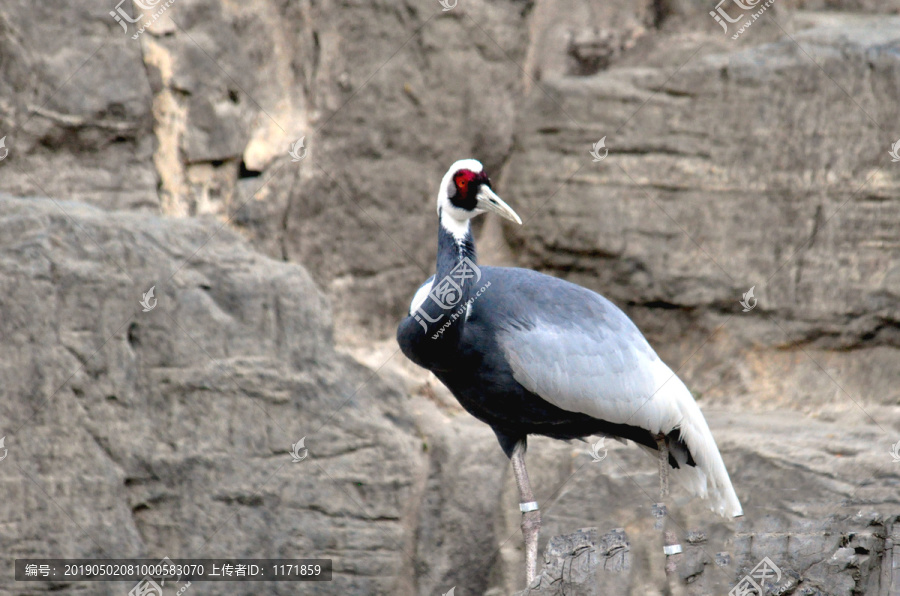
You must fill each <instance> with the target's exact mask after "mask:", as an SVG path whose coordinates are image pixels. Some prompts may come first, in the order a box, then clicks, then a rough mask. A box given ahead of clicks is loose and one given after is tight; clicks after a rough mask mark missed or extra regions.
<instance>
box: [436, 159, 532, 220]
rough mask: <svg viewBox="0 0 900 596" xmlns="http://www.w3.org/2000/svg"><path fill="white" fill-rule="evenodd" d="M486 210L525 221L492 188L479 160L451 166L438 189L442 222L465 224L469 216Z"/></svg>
mask: <svg viewBox="0 0 900 596" xmlns="http://www.w3.org/2000/svg"><path fill="white" fill-rule="evenodd" d="M487 211H491V212H492V213H496V214H497V215H499V216H500V217H505V218H506V219H509V220H511V221H514V222H516V223H517V224H521V223H522V218H520V217H519V216H518V215H517V214H516V212H515V211H513V210H512V208H511V207H510V206H509V205H507V204H506V203H504V202H503V199H501V198H500V197H498V196H497V193H495V192H494V191H493V190H492V189H491V181H490V179H488V177H487V174H485V173H484V167H483V166H482V165H481V162H480V161H478V160H477V159H461V160H459V161H458V162H456V163H454V164H453V165H452V166H450V169H449V170H447V173H446V174H444V178H443V179H442V180H441V188H440V189H439V190H438V203H437V212H438V216H439V217H440V218H441V222H442V224H444V225H447V226H456V227H465V226H466V224H468V221H469V220H470V219H472V218H473V217H475V216H476V215H481V214H482V213H485V212H487Z"/></svg>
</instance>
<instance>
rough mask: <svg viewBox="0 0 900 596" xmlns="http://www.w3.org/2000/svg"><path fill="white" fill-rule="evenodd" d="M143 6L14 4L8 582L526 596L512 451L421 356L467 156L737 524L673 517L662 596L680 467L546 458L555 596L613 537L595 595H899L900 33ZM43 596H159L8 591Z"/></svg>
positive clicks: (529, 252)
mask: <svg viewBox="0 0 900 596" xmlns="http://www.w3.org/2000/svg"><path fill="white" fill-rule="evenodd" d="M130 4H131V3H130V2H129V1H126V2H125V3H124V4H123V9H124V10H126V11H128V14H130V15H134V17H137V16H139V15H141V14H142V13H140V12H138V13H135V12H134V8H135V7H132V6H130ZM114 8H115V6H114V5H113V3H110V4H109V5H106V4H103V3H101V4H89V3H69V4H64V3H58V2H53V3H49V4H48V3H38V4H35V3H31V2H25V1H22V0H13V1H10V2H6V3H4V4H3V5H2V6H0V138H2V137H3V136H4V135H5V136H6V146H7V148H8V149H9V154H8V156H6V157H5V158H3V159H2V161H0V192H3V193H8V195H9V196H7V195H2V198H0V337H2V338H3V341H2V342H0V381H2V383H0V436H5V437H6V439H5V445H6V447H5V448H8V449H9V456H8V458H7V459H5V460H3V461H0V484H2V489H0V528H2V530H0V553H3V556H4V557H6V558H7V559H8V560H10V563H11V559H13V558H15V557H16V556H26V555H37V554H43V555H46V556H70V557H76V556H81V557H93V556H102V555H104V554H109V555H117V556H149V557H157V556H158V557H162V556H164V555H168V556H170V557H176V556H200V555H204V554H206V555H209V556H214V555H222V556H239V555H246V556H254V557H261V556H276V557H278V556H284V557H293V556H301V555H315V556H328V557H332V558H333V559H334V560H335V569H336V570H337V573H336V579H335V581H334V582H333V583H331V584H316V585H301V586H296V585H294V584H291V585H280V584H265V585H259V584H256V585H253V586H251V588H247V587H245V586H241V585H239V584H231V585H223V584H210V585H206V586H202V587H200V586H197V587H195V588H192V589H194V590H197V592H198V593H201V589H202V591H203V592H202V593H209V594H213V593H228V594H234V593H256V594H259V593H272V594H276V593H286V592H290V593H297V592H299V593H316V594H319V593H322V594H331V593H334V594H391V595H392V596H395V595H401V596H403V595H407V594H408V595H412V594H444V593H446V592H447V591H448V590H449V589H450V588H451V587H453V586H456V590H455V594H456V596H469V595H473V594H478V595H481V594H490V595H492V596H497V595H501V594H502V595H507V594H513V593H517V592H520V591H521V590H522V589H523V588H524V586H523V585H522V578H523V567H522V564H523V563H522V550H521V538H520V534H519V532H518V524H519V520H518V517H519V514H518V510H517V508H516V497H515V488H514V485H513V482H512V480H511V478H510V477H509V470H508V464H507V462H506V460H505V458H504V457H503V455H502V453H501V452H500V450H499V449H498V448H497V445H496V441H495V439H494V437H493V434H492V433H491V432H490V430H489V429H488V428H487V427H485V426H484V425H482V424H480V423H478V422H477V421H475V420H473V419H471V418H470V417H469V416H468V415H467V414H465V413H464V412H462V411H461V410H460V408H459V406H458V405H457V404H456V403H455V402H454V400H453V399H452V397H451V396H449V395H448V394H447V392H446V391H445V390H443V389H442V388H441V387H440V385H439V384H437V382H436V381H435V379H433V378H432V377H430V376H429V375H426V374H424V373H422V372H421V371H419V370H416V369H415V368H414V367H412V366H411V365H410V363H408V362H405V361H404V360H403V359H402V357H401V356H400V355H399V354H398V353H397V349H396V344H395V343H394V342H393V341H392V339H391V338H392V334H393V330H394V328H395V325H396V321H397V319H398V317H399V316H400V315H401V314H402V313H403V312H404V310H405V308H406V306H407V304H408V301H409V299H410V297H411V295H412V293H413V291H414V290H415V288H417V287H418V284H419V283H420V282H421V280H423V279H425V278H426V277H427V276H428V275H429V274H430V272H431V270H432V268H433V255H434V244H435V241H434V234H435V221H434V211H433V210H434V199H433V196H434V192H435V189H434V184H435V182H436V181H437V180H438V179H439V177H440V175H441V174H442V173H443V172H444V170H445V168H446V167H447V164H448V163H450V162H452V161H453V160H455V159H457V158H459V157H462V156H469V155H472V156H475V157H478V158H480V159H481V160H482V161H483V162H484V163H485V164H486V165H487V167H488V169H489V171H490V173H491V175H492V178H493V180H494V182H495V186H496V187H497V188H498V189H499V192H500V194H501V195H502V196H504V197H505V198H506V199H507V200H508V201H509V202H510V204H511V205H513V206H514V207H515V208H516V209H517V210H518V211H519V212H520V213H521V214H522V215H523V217H524V218H525V219H526V220H527V223H526V225H525V226H523V227H521V228H515V229H513V228H508V227H505V226H500V225H499V223H498V222H497V221H493V220H487V221H486V222H485V223H484V224H482V223H479V224H478V226H477V232H478V238H479V248H480V250H481V254H482V257H483V260H484V261H485V262H489V263H492V264H498V263H499V264H516V265H523V266H528V267H533V268H537V269H541V270H544V271H546V272H549V273H552V274H554V275H558V276H562V277H566V278H568V279H571V280H572V281H576V282H578V283H581V284H583V285H586V286H588V287H591V288H594V289H597V290H600V291H602V292H603V293H604V294H605V295H607V296H609V297H610V298H611V299H612V300H614V301H615V302H616V303H617V304H619V305H620V306H622V307H623V308H624V309H626V310H627V311H628V313H629V314H630V315H631V316H632V317H633V318H634V319H635V321H636V322H637V323H638V325H639V326H640V327H641V328H642V329H643V330H644V331H645V333H646V335H647V336H648V338H649V339H650V340H651V343H653V345H654V346H655V347H656V348H657V350H658V351H659V352H660V354H661V356H662V357H663V358H664V359H665V360H666V361H667V362H668V363H669V364H670V365H671V366H672V367H673V368H675V369H678V371H679V375H680V376H682V378H684V379H685V381H686V382H687V384H688V386H690V387H691V388H692V390H693V391H694V392H695V395H696V396H697V398H698V400H699V402H700V404H701V406H702V407H703V408H704V411H705V412H706V413H707V416H708V418H709V420H710V424H711V426H712V429H713V432H714V434H715V436H716V437H717V440H718V441H719V445H720V447H721V448H722V450H723V453H724V456H725V460H726V463H727V465H728V467H729V469H730V470H731V472H732V478H733V479H734V481H735V484H736V486H737V490H738V494H739V495H740V496H741V498H742V501H743V503H744V505H745V510H746V516H745V517H744V518H743V519H741V520H738V521H725V520H720V519H718V518H714V517H711V515H710V514H709V513H708V512H707V511H706V510H705V508H704V507H703V505H702V503H697V502H689V501H687V500H685V496H684V493H682V492H679V491H678V489H676V491H675V493H674V495H673V498H672V499H671V501H670V502H668V503H667V505H668V508H669V512H670V516H669V518H668V529H669V530H670V531H674V532H675V533H676V535H677V536H678V537H679V539H680V540H681V541H682V544H683V545H684V546H685V552H684V554H682V555H679V556H678V557H679V559H678V561H677V565H676V572H675V573H674V574H671V575H669V576H666V574H665V573H664V568H665V561H664V559H663V555H662V552H661V538H660V535H659V531H658V529H656V528H654V523H655V521H656V520H655V519H654V518H653V517H652V515H651V513H650V512H651V507H652V505H653V503H654V502H656V501H657V500H658V498H657V497H656V475H655V466H654V462H653V461H652V460H651V459H649V458H647V457H646V456H645V454H644V453H643V452H641V451H639V450H637V449H635V448H634V447H633V446H622V445H618V444H611V445H609V446H608V448H609V457H608V458H607V459H606V460H604V461H603V462H601V463H599V464H595V463H592V462H591V459H590V457H589V456H588V454H587V451H586V447H587V445H584V444H573V445H570V444H566V443H558V442H553V441H549V440H544V439H535V440H533V441H531V448H530V451H529V456H528V457H529V466H530V471H531V474H532V477H533V481H534V484H535V488H536V490H537V494H538V499H539V501H540V502H541V505H542V508H543V511H544V521H545V527H544V531H543V533H542V542H541V548H542V552H543V549H544V548H545V547H546V546H547V544H548V543H550V541H551V539H552V538H553V537H555V536H560V537H563V538H560V539H557V540H555V541H553V543H552V544H553V546H552V547H551V549H550V551H549V553H550V560H551V565H550V568H549V569H550V577H558V576H559V573H557V572H555V571H553V570H554V569H558V568H559V567H560V565H563V564H568V563H571V560H569V559H567V558H566V556H565V554H564V551H565V547H564V546H563V545H565V544H568V542H569V541H571V540H572V539H571V538H565V537H567V536H569V537H570V536H571V535H572V532H574V531H575V530H577V529H578V528H599V530H598V532H607V531H609V530H611V529H613V528H619V527H623V528H624V529H625V532H626V533H627V536H628V540H629V548H630V550H629V551H628V553H629V557H630V567H629V569H628V570H624V571H622V572H621V573H620V574H619V576H617V577H618V580H617V581H620V582H621V584H610V586H608V589H606V592H605V593H615V594H621V593H626V590H627V593H631V594H641V595H647V594H683V593H688V594H726V593H728V591H729V590H730V589H731V588H732V587H733V586H734V585H735V584H736V583H737V582H738V581H740V580H741V578H743V577H744V576H745V575H746V574H747V573H748V572H749V571H751V570H752V569H753V568H754V567H755V566H756V565H757V564H758V563H759V561H761V560H762V559H763V558H764V557H768V558H769V559H770V560H771V561H772V562H773V563H774V564H775V565H777V566H778V567H779V569H780V570H781V571H782V572H783V575H782V578H781V580H780V583H779V586H780V587H779V589H778V590H776V591H775V592H774V593H781V594H787V593H791V594H816V593H821V594H847V595H853V596H856V595H858V594H867V595H868V594H872V595H877V596H886V595H889V594H896V593H900V592H898V590H900V577H898V573H900V572H898V569H900V551H898V547H897V546H896V545H897V544H900V537H897V536H896V533H897V528H898V522H897V515H898V514H900V504H898V502H897V501H898V498H897V494H898V492H897V488H898V480H900V464H896V463H894V462H893V459H892V458H891V456H890V455H889V451H890V449H891V445H892V444H894V443H897V441H898V440H900V392H898V389H897V387H898V384H897V381H898V380H900V358H898V348H900V335H898V328H900V323H898V321H900V312H898V304H900V301H898V298H900V269H898V267H900V266H898V262H900V258H898V257H900V253H898V251H900V241H898V232H897V230H898V226H897V222H898V221H900V211H898V199H897V196H898V190H900V188H898V186H900V174H898V171H900V170H898V169H897V164H894V163H892V162H891V161H890V157H889V155H888V149H889V148H890V147H891V145H892V144H893V143H894V142H895V141H896V137H897V136H898V134H900V132H898V131H897V130H895V127H896V122H897V121H898V116H900V111H898V110H900V108H898V106H900V104H898V102H897V97H898V96H900V77H898V73H900V58H898V56H900V53H898V51H897V50H898V48H900V36H898V33H897V32H898V31H900V22H898V21H897V18H898V17H896V16H890V15H896V14H897V12H898V10H900V5H898V4H897V2H896V1H895V0H891V1H890V2H873V1H869V0H839V1H829V2H817V1H807V0H803V1H787V0H785V2H780V1H778V2H776V4H775V6H774V7H773V8H772V9H771V11H770V12H768V13H767V14H766V15H765V16H763V17H762V18H761V19H759V20H758V21H755V22H754V23H753V26H752V27H751V28H750V29H749V30H747V31H746V32H745V33H744V34H743V36H742V37H741V39H739V40H737V41H733V40H731V39H730V38H729V37H728V36H726V35H723V33H722V31H721V29H720V28H719V27H718V25H716V24H715V22H714V21H713V20H712V19H711V17H709V15H708V14H707V13H708V11H709V9H710V8H711V7H710V6H709V5H707V4H704V3H698V2H694V1H692V0H671V1H667V2H658V1H650V0H648V1H646V2H644V1H641V2H624V1H619V0H616V1H614V2H605V3H601V4H597V3H583V2H575V1H572V0H536V1H534V2H523V1H520V0H501V1H497V2H485V1H483V0H460V2H459V4H458V6H457V7H456V8H454V9H453V10H451V11H446V12H445V11H442V10H441V7H440V5H439V4H438V3H437V2H435V1H433V0H429V1H428V2H420V1H418V0H414V1H409V2H402V3H399V4H398V3H386V2H381V3H379V2H376V3H356V4H353V3H349V4H348V3H336V2H330V1H325V2H287V3H286V2H272V1H270V0H249V1H247V2H242V3H228V2H220V1H216V0H177V2H176V3H175V4H174V5H173V6H172V7H171V9H170V10H169V11H168V12H167V13H166V14H165V15H164V16H163V17H162V18H160V19H159V20H158V21H157V22H155V23H154V24H153V25H152V27H150V28H149V29H147V30H146V31H145V32H144V33H143V34H142V35H141V36H140V37H139V39H132V35H133V34H134V33H135V31H136V29H135V27H134V26H131V27H130V28H129V30H128V32H125V31H123V30H122V28H121V27H120V26H119V24H117V23H116V22H115V20H114V19H113V18H112V17H111V16H109V11H110V10H113V9H114ZM798 9H800V10H798ZM729 10H733V8H732V9H729ZM151 12H152V11H151ZM151 18H152V15H151V14H150V13H143V17H142V19H145V20H146V21H149V20H150V19H151ZM301 136H304V137H305V146H306V148H307V149H308V151H309V153H308V155H307V156H306V157H305V158H304V159H303V160H302V161H300V162H292V161H291V158H290V156H289V155H288V153H287V151H288V148H289V147H290V145H291V144H292V143H294V142H295V141H296V140H297V139H298V138H299V137H301ZM603 136H606V145H607V147H608V148H609V150H610V153H609V156H608V157H607V158H606V159H604V160H603V161H602V162H599V163H594V162H592V161H591V157H590V155H589V154H588V150H589V149H590V147H591V145H592V144H593V143H595V142H596V141H597V140H599V139H600V138H601V137H603ZM13 197H15V198H13ZM35 197H45V198H35ZM46 197H52V200H51V199H49V198H46ZM151 286H152V287H154V288H155V295H154V297H153V298H154V299H156V300H158V306H157V307H155V308H154V309H153V310H151V311H148V312H143V309H142V308H141V306H140V305H139V301H140V300H141V297H142V295H143V294H144V293H146V292H147V291H148V290H149V289H150V287H151ZM751 286H755V292H756V297H757V298H758V304H757V306H756V307H755V308H754V309H753V310H752V311H751V312H746V313H745V312H741V307H740V305H739V304H738V300H740V299H741V297H742V294H743V293H745V292H747V290H748V289H749V288H750V287H751ZM332 312H333V314H332ZM333 337H336V338H337V339H336V340H335V339H333ZM335 342H336V343H337V345H338V348H335ZM342 404H344V405H342ZM303 436H306V437H307V441H306V444H307V446H308V448H309V457H308V459H307V460H305V461H303V462H300V463H296V464H295V463H291V460H290V456H289V455H288V453H287V451H288V450H289V448H290V445H291V444H292V443H295V442H296V441H297V440H298V439H299V438H300V437H303ZM701 535H703V536H705V538H703V537H702V536H701ZM890 535H894V537H893V538H889V536H890ZM590 536H594V535H593V534H591V535H590ZM689 537H693V538H692V540H690V541H689V540H688V538H689ZM582 538H584V536H583V535H582ZM597 540H599V538H598V539H597ZM587 542H588V543H590V544H594V545H596V544H597V541H596V540H595V539H594V538H593V537H591V538H589V539H587ZM888 549H890V550H888ZM601 550H602V549H601ZM889 552H890V553H892V554H891V555H889V554H888V553H889ZM720 553H726V555H721V556H720ZM891 559H893V562H891ZM598 560H601V559H598ZM7 568H9V567H7ZM581 569H582V572H583V574H582V576H579V577H581V578H583V581H582V580H581V579H579V581H581V586H580V587H579V586H578V585H576V583H577V582H571V583H572V585H571V586H567V588H566V589H567V590H569V588H571V590H570V591H567V592H566V593H571V592H572V591H577V590H580V589H582V588H584V589H585V590H590V589H594V588H595V587H596V586H594V587H590V588H585V587H584V586H585V585H586V584H585V582H586V581H587V582H588V583H589V582H590V579H589V578H591V577H594V576H595V571H596V570H593V569H591V568H590V567H589V566H588V567H583V568H581ZM553 573H557V575H553ZM570 579H572V578H571V577H570ZM575 579H578V578H575ZM626 587H627V588H626ZM545 588H547V589H550V590H551V592H547V593H553V592H552V590H553V589H556V588H554V587H550V586H545ZM50 589H53V590H54V591H58V592H62V593H87V594H94V593H97V594H106V593H109V594H113V593H114V594H124V593H127V591H128V589H129V586H120V585H113V584H89V585H87V584H81V585H77V586H75V585H52V586H51V585H47V584H29V585H24V584H16V583H14V582H13V581H12V580H11V579H10V578H9V577H8V576H6V575H0V594H7V593H9V594H31V593H35V591H41V592H44V591H49V590H50ZM241 590H244V591H243V592H242V591H241ZM595 591H596V590H595ZM545 592H546V590H545ZM585 593H591V592H590V591H586V592H585ZM600 593H604V592H600Z"/></svg>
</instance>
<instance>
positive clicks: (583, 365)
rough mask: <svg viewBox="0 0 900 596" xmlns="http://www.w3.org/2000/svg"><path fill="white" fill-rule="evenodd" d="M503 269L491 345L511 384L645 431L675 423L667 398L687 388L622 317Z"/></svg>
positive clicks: (573, 288)
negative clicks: (502, 359)
mask: <svg viewBox="0 0 900 596" xmlns="http://www.w3.org/2000/svg"><path fill="white" fill-rule="evenodd" d="M506 271H509V272H512V273H514V275H513V276H512V277H511V278H509V279H506V280H504V281H503V282H502V283H501V284H500V285H501V286H502V287H504V292H503V294H504V295H505V296H506V297H507V300H506V301H505V304H504V305H503V308H502V310H501V311H500V312H501V313H502V315H501V316H499V317H498V319H497V321H496V323H497V327H496V328H497V341H498V343H499V344H500V346H501V349H502V350H503V352H504V354H505V356H506V358H507V361H508V362H509V365H510V367H511V368H512V371H513V376H514V377H515V379H516V381H518V382H519V383H520V384H522V385H523V386H524V387H525V388H526V389H528V390H529V391H532V392H533V393H536V394H537V395H539V396H541V397H542V398H543V399H545V400H547V401H548V402H550V403H552V404H554V405H555V406H557V407H559V408H562V409H564V410H567V411H570V412H581V413H583V414H587V415H589V416H593V417H594V418H599V419H601V420H606V421H609V422H614V423H619V424H631V425H634V426H641V427H643V428H647V429H648V430H650V431H651V432H660V429H661V428H667V427H668V428H671V427H672V426H674V425H675V424H677V423H678V421H679V420H680V418H681V414H680V412H679V411H678V410H677V408H675V407H673V404H672V403H671V400H670V399H668V398H669V397H671V395H670V390H675V391H681V390H684V391H686V388H684V386H683V384H682V383H681V381H680V380H679V379H678V378H677V377H675V375H674V373H672V371H671V370H670V369H669V367H668V366H666V364H665V363H663V362H662V361H661V360H660V358H659V356H657V355H656V352H654V351H653V349H652V348H651V347H650V345H649V344H648V343H647V340H646V339H645V338H644V336H643V335H642V334H641V332H640V331H639V330H638V329H637V327H636V326H635V325H634V323H632V322H631V320H630V319H629V318H628V317H627V316H626V315H625V313H623V312H622V311H621V310H619V308H618V307H616V306H615V305H614V304H613V303H611V302H610V301H609V300H607V299H606V298H604V297H602V296H600V295H599V294H596V293H594V292H592V291H590V290H587V289H585V288H582V287H580V286H577V285H574V284H570V283H568V282H565V281H563V280H559V279H556V278H553V277H549V276H544V275H540V274H533V275H529V274H531V273H533V272H528V271H527V270H515V269H513V270H506ZM534 276H539V278H536V277H534ZM475 308H476V309H477V308H478V306H477V304H476V306H475ZM678 386H680V387H678Z"/></svg>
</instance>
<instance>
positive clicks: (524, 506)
mask: <svg viewBox="0 0 900 596" xmlns="http://www.w3.org/2000/svg"><path fill="white" fill-rule="evenodd" d="M519 510H520V511H521V512H522V513H528V512H529V511H537V510H538V504H537V501H528V502H527V503H519Z"/></svg>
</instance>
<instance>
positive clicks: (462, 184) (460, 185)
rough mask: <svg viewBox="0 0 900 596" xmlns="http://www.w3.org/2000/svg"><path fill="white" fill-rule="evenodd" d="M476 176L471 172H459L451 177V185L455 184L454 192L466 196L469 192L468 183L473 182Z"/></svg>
mask: <svg viewBox="0 0 900 596" xmlns="http://www.w3.org/2000/svg"><path fill="white" fill-rule="evenodd" d="M476 177H477V175H476V174H475V172H473V171H472V170H460V171H458V172H457V173H455V174H454V175H453V183H454V184H456V190H457V191H459V194H460V195H461V196H466V194H467V193H468V190H469V183H470V182H472V181H473V180H475V178H476Z"/></svg>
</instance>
